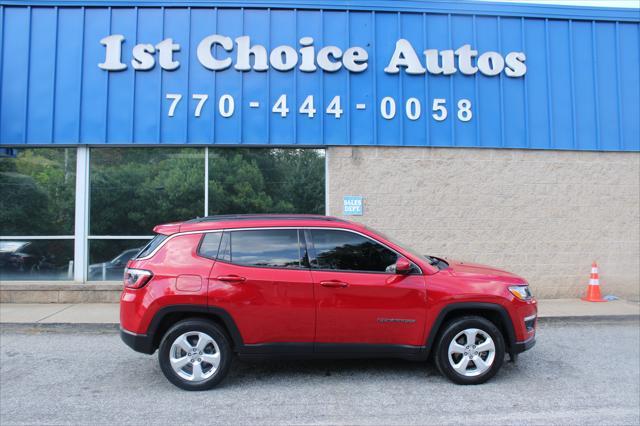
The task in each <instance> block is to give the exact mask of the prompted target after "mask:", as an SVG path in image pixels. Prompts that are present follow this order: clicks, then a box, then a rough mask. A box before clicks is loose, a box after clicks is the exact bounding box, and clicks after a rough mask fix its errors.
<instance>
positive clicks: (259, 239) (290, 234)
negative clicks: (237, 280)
mask: <svg viewBox="0 0 640 426" xmlns="http://www.w3.org/2000/svg"><path fill="white" fill-rule="evenodd" d="M304 256H305V255H304V249H303V247H302V244H301V243H300V238H299V235H298V230H297V229H260V230H247V231H230V232H225V233H224V236H223V238H222V242H221V244H220V250H219V252H218V259H219V260H224V261H227V262H231V263H234V264H237V265H244V266H256V267H266V268H302V267H304V263H305V262H304Z"/></svg>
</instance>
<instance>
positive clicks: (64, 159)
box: [0, 148, 76, 281]
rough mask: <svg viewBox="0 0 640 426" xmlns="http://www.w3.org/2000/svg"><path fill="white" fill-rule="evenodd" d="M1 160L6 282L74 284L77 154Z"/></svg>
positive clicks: (1, 273) (0, 259)
mask: <svg viewBox="0 0 640 426" xmlns="http://www.w3.org/2000/svg"><path fill="white" fill-rule="evenodd" d="M5 153H6V154H8V155H5V156H4V157H2V158H0V281H3V280H7V281H8V280H26V281H33V280H69V279H73V264H74V262H73V244H74V239H73V235H74V212H75V184H76V176H75V175H76V149H75V148H29V149H12V150H7V151H6V152H5Z"/></svg>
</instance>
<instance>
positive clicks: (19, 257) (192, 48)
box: [0, 0, 640, 302]
mask: <svg viewBox="0 0 640 426" xmlns="http://www.w3.org/2000/svg"><path fill="white" fill-rule="evenodd" d="M639 27H640V12H639V10H638V9H613V8H591V7H570V6H554V5H534V4H514V3H491V2H484V1H449V0H437V1H434V0H431V1H405V0H400V1H375V0H374V1H364V0H354V1H348V2H346V1H330V0H279V1H277V2H270V1H265V2H262V1H260V2H258V1H242V2H236V1H224V0H223V1H212V2H210V1H206V2H205V1H178V0H173V1H151V0H144V1H137V2H133V1H126V0H112V1H108V0H100V1H93V0H84V1H70V0H66V1H65V0H60V1H45V0H42V1H35V0H34V1H29V0H27V1H11V0H0V281H1V284H0V291H1V296H2V297H1V299H2V300H1V301H2V302H27V301H44V302H74V301H87V300H92V301H107V300H115V298H116V297H117V290H118V288H119V287H118V286H119V284H117V283H115V281H118V280H120V277H121V276H122V271H123V268H124V265H125V264H126V261H127V260H128V259H129V258H131V256H133V255H134V254H135V253H136V251H137V250H138V249H139V248H140V247H142V246H143V245H144V244H146V242H147V241H148V240H149V239H150V238H151V237H152V235H153V233H152V228H153V226H154V225H156V224H158V223H164V222H171V221H179V220H186V219H191V218H194V217H198V216H206V215H214V214H228V213H315V214H328V215H334V216H339V217H344V218H347V219H351V220H355V221H359V222H363V223H364V224H366V225H367V226H371V227H373V228H374V229H376V230H379V231H382V232H384V233H385V234H388V235H392V236H393V237H394V238H395V239H396V240H398V241H400V242H403V243H405V244H406V245H408V246H411V247H413V248H415V249H417V250H419V251H420V252H422V253H425V254H430V255H435V256H440V257H448V258H455V259H460V260H465V261H469V262H474V263H484V264H490V265H493V266H497V267H500V268H503V269H507V270H509V271H512V272H515V273H517V274H519V275H522V276H524V277H525V278H526V279H527V280H528V281H529V283H530V284H531V286H532V288H533V291H534V294H536V295H537V296H538V297H541V298H560V297H576V296H579V295H580V294H582V293H583V292H584V290H585V289H586V285H587V283H588V281H589V273H590V270H591V263H592V262H593V261H596V262H597V263H598V265H599V267H600V279H601V284H602V286H603V287H602V291H603V293H604V294H613V295H616V296H619V297H622V298H626V299H631V300H638V299H640V81H639V80H640V28H639Z"/></svg>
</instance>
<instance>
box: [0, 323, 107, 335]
mask: <svg viewBox="0 0 640 426" xmlns="http://www.w3.org/2000/svg"><path fill="white" fill-rule="evenodd" d="M69 330H73V331H78V332H105V331H116V332H117V331H119V330H120V324H114V323H71V322H49V323H42V322H3V323H0V331H2V332H5V331H14V332H15V331H17V332H27V333H28V332H34V333H35V332H40V331H43V332H53V333H55V332H59V333H66V332H68V331H69Z"/></svg>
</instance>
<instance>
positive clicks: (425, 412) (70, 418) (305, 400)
mask: <svg viewBox="0 0 640 426" xmlns="http://www.w3.org/2000/svg"><path fill="white" fill-rule="evenodd" d="M0 337H1V340H0V349H1V361H2V362H1V368H0V376H1V378H0V423H1V424H3V425H9V424H25V423H49V424H52V423H55V424H62V423H73V424H87V423H91V424H96V423H102V424H106V423H111V424H114V423H116V424H123V423H128V424H133V423H136V424H144V423H161V424H169V423H172V424H188V423H191V424H195V423H197V424H200V423H205V422H206V423H217V424H238V423H240V424H244V423H260V424H265V423H267V424H282V423H290V424H310V423H311V424H461V423H464V424H516V423H517V424H638V423H640V396H639V395H640V362H639V359H640V358H639V355H640V354H639V348H640V328H639V327H638V322H637V321H632V320H621V321H615V322H613V321H609V322H589V321H586V322H582V323H578V322H554V323H549V324H542V325H541V326H540V330H539V333H538V344H537V345H536V347H534V348H533V349H532V350H531V351H530V352H527V353H524V354H522V355H521V356H520V359H519V361H518V363H517V364H512V363H505V366H504V367H503V369H502V371H501V372H500V373H499V374H498V376H497V377H496V378H494V379H493V380H492V381H491V382H489V383H487V384H485V385H481V386H472V387H469V386H467V387H462V386H457V385H453V384H451V383H449V382H448V381H446V380H445V379H444V378H442V377H440V376H439V374H438V373H437V371H436V370H435V368H434V367H433V366H432V365H425V364H423V363H414V362H408V361H398V360H367V361H362V360H357V361H355V360H354V361H270V362H260V363H253V362H251V363H249V362H240V361H236V362H235V363H234V365H233V367H232V371H231V373H230V374H229V377H228V378H227V379H226V380H225V381H224V382H223V384H222V386H221V387H220V388H218V389H215V390H212V391H206V392H199V393H193V392H185V391H181V390H179V389H177V388H175V387H174V386H173V385H171V384H170V383H169V382H168V381H166V380H165V378H164V376H163V375H162V373H161V372H160V369H159V367H158V364H157V359H156V356H146V355H142V354H138V353H135V352H133V351H131V350H130V349H129V348H128V347H126V346H125V345H124V344H123V343H121V341H120V338H119V336H118V335H117V333H116V332H115V330H103V331H98V330H88V329H77V328H73V326H66V327H61V328H56V329H53V330H52V329H34V328H31V327H30V326H20V327H18V326H11V325H10V326H3V329H2V333H1V335H0Z"/></svg>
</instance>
